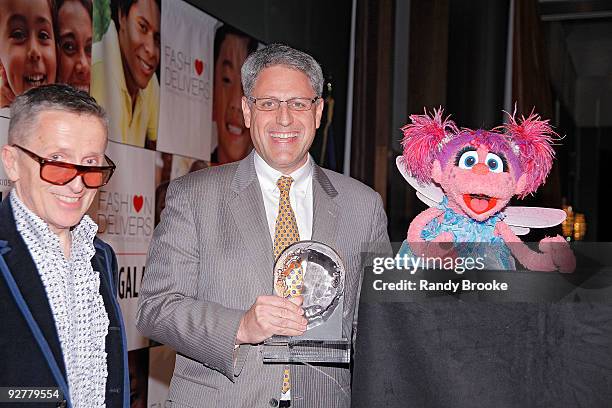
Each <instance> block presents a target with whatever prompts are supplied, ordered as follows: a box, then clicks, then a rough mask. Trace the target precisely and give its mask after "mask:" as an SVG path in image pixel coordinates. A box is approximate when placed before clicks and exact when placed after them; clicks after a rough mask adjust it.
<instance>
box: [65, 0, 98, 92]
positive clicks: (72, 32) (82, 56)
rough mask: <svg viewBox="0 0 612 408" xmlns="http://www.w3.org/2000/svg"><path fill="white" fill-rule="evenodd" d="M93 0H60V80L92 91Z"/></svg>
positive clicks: (86, 90) (83, 89)
mask: <svg viewBox="0 0 612 408" xmlns="http://www.w3.org/2000/svg"><path fill="white" fill-rule="evenodd" d="M91 16H92V2H91V0H59V1H57V23H58V24H57V25H58V44H57V45H58V47H57V48H58V70H57V81H58V82H62V83H65V84H68V85H71V86H73V87H75V88H77V89H80V90H82V91H85V92H89V82H90V79H91V42H92V25H91V21H92V20H91Z"/></svg>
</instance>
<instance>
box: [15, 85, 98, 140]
mask: <svg viewBox="0 0 612 408" xmlns="http://www.w3.org/2000/svg"><path fill="white" fill-rule="evenodd" d="M44 111H65V112H70V113H76V114H77V115H91V116H94V117H96V118H98V119H100V122H102V125H103V126H104V130H105V133H106V134H108V117H107V115H106V112H105V111H104V109H103V108H102V107H101V106H100V105H98V103H97V102H96V100H95V99H94V98H92V97H91V96H89V95H88V94H87V93H86V92H83V91H79V90H78V89H75V88H73V87H71V86H70V85H65V84H49V85H43V86H39V87H36V88H32V89H29V90H28V91H27V92H25V93H23V94H21V95H19V96H17V97H16V98H15V100H14V101H13V103H12V104H11V120H10V122H9V130H8V143H9V144H15V143H24V142H25V141H26V140H27V139H28V136H29V135H30V134H31V132H32V127H33V126H34V124H35V123H36V122H37V121H38V115H40V113H41V112H44Z"/></svg>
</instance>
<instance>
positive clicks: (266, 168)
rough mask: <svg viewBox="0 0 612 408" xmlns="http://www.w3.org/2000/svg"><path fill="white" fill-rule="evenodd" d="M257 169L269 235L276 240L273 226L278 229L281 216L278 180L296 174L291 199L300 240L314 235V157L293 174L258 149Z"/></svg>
mask: <svg viewBox="0 0 612 408" xmlns="http://www.w3.org/2000/svg"><path fill="white" fill-rule="evenodd" d="M255 172H256V173H257V178H258V179H259V186H260V187H261V195H262V197H263V202H264V208H265V209H266V218H267V220H268V228H269V229H270V237H272V242H274V230H275V229H276V217H277V216H278V202H279V200H280V190H279V189H278V186H277V185H276V182H277V181H278V179H279V178H280V177H281V176H290V177H291V178H293V183H292V184H291V189H290V190H289V201H290V202H291V208H292V209H293V213H294V214H295V220H296V221H297V225H298V230H299V232H300V241H305V240H309V239H311V237H312V217H313V215H312V214H313V197H312V172H313V167H312V158H311V157H310V155H308V159H307V160H306V163H304V165H303V166H302V167H300V168H299V169H297V170H296V171H294V172H293V173H291V174H283V173H281V172H280V171H278V170H275V169H273V168H272V167H270V165H269V164H268V163H266V162H265V161H264V159H262V158H261V156H259V155H258V154H257V152H255Z"/></svg>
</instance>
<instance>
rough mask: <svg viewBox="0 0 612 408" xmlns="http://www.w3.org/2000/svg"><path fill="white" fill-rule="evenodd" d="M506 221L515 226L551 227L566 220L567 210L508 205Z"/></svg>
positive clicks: (505, 211) (505, 210) (504, 212)
mask: <svg viewBox="0 0 612 408" xmlns="http://www.w3.org/2000/svg"><path fill="white" fill-rule="evenodd" d="M503 214H504V215H505V218H504V222H505V223H506V224H508V225H510V226H513V227H523V228H550V227H554V226H556V225H559V224H561V223H562V222H563V221H565V217H566V214H565V211H563V210H560V209H558V208H543V207H520V206H516V207H510V206H508V207H506V208H505V209H504V211H503Z"/></svg>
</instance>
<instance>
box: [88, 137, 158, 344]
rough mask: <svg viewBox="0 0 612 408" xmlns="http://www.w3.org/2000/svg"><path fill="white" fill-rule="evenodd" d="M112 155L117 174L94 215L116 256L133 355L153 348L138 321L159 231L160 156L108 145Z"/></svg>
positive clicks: (101, 193) (97, 200)
mask: <svg viewBox="0 0 612 408" xmlns="http://www.w3.org/2000/svg"><path fill="white" fill-rule="evenodd" d="M107 153H108V155H109V156H110V157H112V159H113V161H114V162H115V164H116V165H117V171H116V172H115V175H114V176H113V178H112V179H111V181H110V183H108V184H107V185H106V186H104V187H102V188H101V189H100V191H99V192H98V194H97V195H96V198H95V199H94V202H93V204H92V208H91V209H90V211H89V214H90V215H91V217H92V218H93V219H94V221H95V222H96V223H97V224H98V227H99V230H98V236H99V237H100V238H101V239H103V240H104V241H106V242H107V243H109V244H110V245H111V246H112V247H113V249H114V250H115V253H116V254H117V261H118V263H119V282H118V291H119V294H118V295H119V303H120V305H121V310H122V312H123V316H124V321H125V325H126V330H127V338H128V349H129V350H134V349H138V348H142V347H147V346H148V345H149V340H148V339H147V338H145V337H142V336H141V335H140V334H139V333H138V331H137V329H136V326H135V323H134V319H135V317H136V310H137V306H138V293H139V291H140V283H141V280H142V277H143V275H144V273H145V263H146V257H147V251H148V249H149V243H150V241H151V236H152V234H153V227H154V216H155V213H154V211H155V186H154V177H153V174H154V169H155V152H152V151H149V150H146V149H139V148H136V147H133V146H128V145H123V144H120V143H113V142H109V146H108V149H107Z"/></svg>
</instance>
